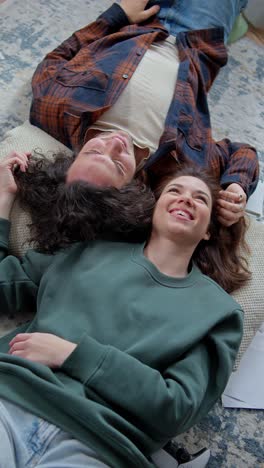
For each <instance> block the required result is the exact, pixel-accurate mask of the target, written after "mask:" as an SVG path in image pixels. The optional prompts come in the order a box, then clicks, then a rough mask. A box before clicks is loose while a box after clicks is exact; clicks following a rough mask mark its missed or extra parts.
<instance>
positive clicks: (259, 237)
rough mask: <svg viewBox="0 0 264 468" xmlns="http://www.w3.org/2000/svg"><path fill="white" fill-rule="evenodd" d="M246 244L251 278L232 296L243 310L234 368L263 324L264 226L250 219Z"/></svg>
mask: <svg viewBox="0 0 264 468" xmlns="http://www.w3.org/2000/svg"><path fill="white" fill-rule="evenodd" d="M246 237H247V242H248V245H249V247H250V250H251V254H250V256H249V257H248V262H249V270H250V271H251V272H252V278H251V280H250V281H249V282H248V284H247V285H246V286H244V287H243V288H240V289H238V290H237V291H235V292H234V293H233V294H232V296H233V298H234V299H235V300H236V301H237V302H238V303H239V304H241V307H242V308H243V310H244V313H245V315H244V334H243V339H242V343H241V345H240V349H239V353H238V356H237V360H236V367H237V365H238V363H239V362H240V359H241V356H242V354H243V353H244V352H245V350H246V349H247V348H248V346H249V344H250V342H251V340H252V338H253V336H254V335H255V334H256V332H257V330H258V329H259V328H260V325H261V324H262V322H264V224H261V223H259V222H258V221H255V220H254V219H253V218H250V226H249V229H248V231H247V236H246Z"/></svg>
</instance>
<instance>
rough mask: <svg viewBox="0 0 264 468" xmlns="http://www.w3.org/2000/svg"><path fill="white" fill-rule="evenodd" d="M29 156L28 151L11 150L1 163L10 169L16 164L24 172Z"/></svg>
mask: <svg viewBox="0 0 264 468" xmlns="http://www.w3.org/2000/svg"><path fill="white" fill-rule="evenodd" d="M30 156H31V153H30V152H25V153H18V152H16V151H12V152H11V153H10V154H9V155H8V156H6V157H5V158H3V159H2V160H1V165H2V166H3V165H4V166H6V167H9V168H10V169H12V170H14V169H15V167H16V166H18V167H19V169H20V170H21V171H22V172H26V170H27V168H28V160H29V158H30Z"/></svg>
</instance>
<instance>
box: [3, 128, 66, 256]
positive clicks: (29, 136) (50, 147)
mask: <svg viewBox="0 0 264 468" xmlns="http://www.w3.org/2000/svg"><path fill="white" fill-rule="evenodd" d="M36 149H37V150H39V151H40V152H42V153H43V154H46V155H47V157H49V156H51V155H52V154H53V153H55V152H57V151H64V152H65V153H67V154H69V155H71V154H72V152H71V150H70V149H69V148H67V147H66V146H64V145H63V144H62V143H60V142H59V141H57V140H55V138H53V137H52V136H50V135H48V134H47V133H45V132H43V130H41V129H40V128H37V127H35V126H33V125H31V124H30V123H29V121H26V122H25V123H24V124H23V125H20V126H19V127H16V128H14V129H12V130H10V131H8V132H7V133H6V135H5V139H4V140H3V141H2V142H1V143H0V159H1V158H2V157H4V156H6V155H7V154H9V153H11V151H33V150H36ZM28 223H30V218H29V215H28V214H27V213H26V212H25V211H24V210H22V208H21V207H20V206H19V203H18V201H16V202H15V203H14V206H13V209H12V213H11V233H10V252H11V253H12V254H14V255H18V256H21V255H23V254H24V253H25V252H26V251H27V250H28V247H29V244H28V242H27V240H28V239H29V228H28V226H27V225H28Z"/></svg>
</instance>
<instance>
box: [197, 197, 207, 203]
mask: <svg viewBox="0 0 264 468" xmlns="http://www.w3.org/2000/svg"><path fill="white" fill-rule="evenodd" d="M196 199H197V200H200V201H201V202H203V203H205V205H207V199H206V198H205V197H203V196H202V195H198V196H197V197H196Z"/></svg>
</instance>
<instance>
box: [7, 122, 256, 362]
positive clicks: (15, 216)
mask: <svg viewBox="0 0 264 468" xmlns="http://www.w3.org/2000/svg"><path fill="white" fill-rule="evenodd" d="M35 148H39V149H41V150H42V152H43V153H48V152H54V151H57V150H65V151H66V152H68V153H69V154H71V152H70V150H69V149H68V148H66V147H65V146H64V145H62V144H61V143H59V142H58V141H56V140H55V139H54V138H52V137H50V136H49V135H47V134H46V133H44V132H43V131H42V130H39V129H38V128H36V127H33V126H32V125H30V123H29V122H25V123H24V124H23V125H21V126H20V127H17V128H15V129H13V130H11V131H10V132H8V133H7V135H6V139H5V140H4V141H3V142H2V143H1V144H0V158H1V157H3V156H5V155H6V154H8V153H9V152H11V151H12V150H16V151H32V149H35ZM11 222H12V230H11V238H10V247H11V252H12V253H14V254H16V255H21V254H22V253H24V252H25V251H26V250H27V244H25V241H26V239H27V238H28V229H27V227H26V224H27V223H28V222H29V219H28V217H27V216H26V215H25V213H24V212H23V211H22V210H21V208H20V207H19V205H18V203H16V204H15V206H14V209H13V211H12V217H11ZM247 238H248V243H249V245H250V248H251V256H250V258H249V262H250V269H251V271H252V280H251V281H250V283H249V284H248V285H247V286H245V287H244V288H241V289H240V290H239V291H237V292H236V293H234V294H233V297H234V298H235V299H236V300H237V302H239V303H240V304H241V306H242V308H243V309H244V312H245V322H244V337H243V341H242V343H241V348H240V353H239V356H238V359H237V363H238V362H239V359H240V358H241V354H242V353H243V352H244V351H245V349H246V348H247V347H248V345H249V343H250V341H251V340H252V338H253V336H254V334H255V333H256V331H257V329H258V328H259V327H260V325H261V323H262V322H263V321H264V300H263V299H264V292H263V291H264V287H263V282H264V224H260V223H257V222H256V221H251V223H250V228H249V231H248V235H247ZM7 322H8V323H6V324H5V322H3V323H2V324H1V329H0V335H1V334H3V333H4V332H5V331H6V330H7V329H9V328H10V326H11V322H10V321H8V320H7ZM16 324H17V322H16ZM14 326H15V324H14Z"/></svg>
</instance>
